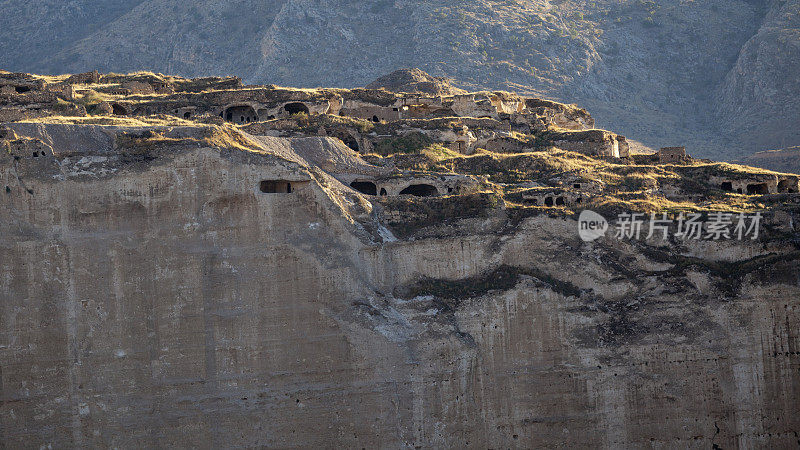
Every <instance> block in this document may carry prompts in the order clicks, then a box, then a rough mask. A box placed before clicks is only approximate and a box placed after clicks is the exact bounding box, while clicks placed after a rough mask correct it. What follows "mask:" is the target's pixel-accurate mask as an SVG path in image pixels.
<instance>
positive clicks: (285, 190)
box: [259, 180, 293, 194]
mask: <svg viewBox="0 0 800 450" xmlns="http://www.w3.org/2000/svg"><path fill="white" fill-rule="evenodd" d="M259 188H260V190H261V192H263V193H265V194H291V193H292V192H293V189H292V183H291V182H290V181H282V180H264V181H262V182H261V185H260V186H259Z"/></svg>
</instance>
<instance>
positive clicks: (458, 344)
mask: <svg viewBox="0 0 800 450" xmlns="http://www.w3.org/2000/svg"><path fill="white" fill-rule="evenodd" d="M11 129H12V130H13V132H14V134H15V135H16V138H17V139H23V138H26V139H33V140H38V142H40V144H38V145H39V147H37V148H41V149H43V150H41V152H42V153H41V154H38V155H33V154H23V153H17V154H15V153H12V154H4V155H3V156H2V160H1V161H0V164H1V166H0V170H1V172H0V177H2V183H3V184H4V185H5V186H8V188H7V190H6V192H5V193H2V195H0V201H2V208H0V223H1V224H2V229H3V230H4V233H3V235H2V236H1V237H0V252H2V258H0V273H2V277H1V278H0V296H2V302H0V305H2V306H1V308H2V310H1V311H2V314H1V315H0V316H1V317H2V324H3V325H2V327H3V328H2V335H0V339H1V340H0V356H1V357H0V361H2V363H0V368H1V369H2V394H1V395H2V397H1V398H2V404H1V406H0V411H1V412H2V414H0V417H2V419H1V420H2V422H0V423H1V424H2V427H0V430H2V436H0V438H2V442H4V443H5V444H6V445H8V446H10V447H16V446H26V447H28V446H30V447H38V446H48V445H52V446H54V447H63V446H109V447H111V446H113V447H140V446H169V445H177V446H198V447H217V446H276V447H285V446H304V447H312V446H317V447H318V446H329V445H333V444H337V445H344V446H348V447H353V446H362V447H374V446H385V447H399V446H458V447H517V446H519V447H531V446H551V445H562V444H563V445H577V446H587V445H605V446H613V447H619V446H624V447H640V446H648V445H667V446H676V445H677V446H692V447H695V446H697V447H700V446H702V447H709V446H712V445H718V446H720V447H723V448H726V447H734V446H741V447H751V446H779V447H780V446H793V445H796V444H797V443H798V436H797V432H798V430H800V422H798V417H800V415H798V414H797V413H798V410H797V407H798V405H800V390H798V388H797V387H798V380H799V378H798V377H799V376H800V375H798V373H799V372H798V369H799V368H800V350H798V349H800V342H798V339H799V338H798V334H797V331H796V330H797V328H798V325H800V315H799V314H798V312H800V304H799V303H798V299H800V279H798V274H800V262H799V261H798V255H800V252H798V247H797V243H796V234H790V235H787V234H785V233H780V232H777V231H776V232H774V233H771V234H769V235H768V236H766V237H764V238H763V239H762V240H760V241H751V242H746V243H738V242H736V243H709V244H704V245H701V246H699V247H698V246H697V245H694V244H691V243H687V242H681V241H670V242H667V243H661V242H660V241H651V242H648V243H639V244H632V243H626V242H620V241H617V240H614V239H611V238H605V239H601V240H600V241H597V242H596V243H584V242H582V241H580V239H578V237H577V231H576V230H577V225H576V222H575V221H574V219H571V218H569V217H563V216H559V215H555V216H553V215H547V214H532V215H531V214H520V212H519V211H516V212H515V211H514V210H512V209H508V208H505V207H500V206H494V207H488V208H487V209H483V210H482V212H479V213H472V214H469V215H468V216H466V217H463V218H461V219H458V220H452V221H446V222H444V223H434V224H430V225H428V226H420V227H418V228H417V229H416V230H415V231H414V232H413V233H412V235H410V236H408V237H405V238H403V239H398V238H397V237H396V236H395V235H393V233H392V232H391V231H390V230H388V229H386V228H385V227H384V225H383V223H384V220H385V219H383V217H384V215H385V214H387V213H388V211H389V210H390V206H386V205H384V206H382V205H381V203H380V202H378V201H376V197H372V198H370V197H369V196H363V195H361V194H359V193H357V192H355V191H352V190H350V189H349V188H347V187H345V186H344V185H342V184H340V183H339V182H338V181H337V180H336V179H334V178H333V177H331V176H329V175H327V174H326V173H325V172H323V171H322V170H321V169H320V168H319V167H318V166H316V165H315V164H314V163H312V162H309V161H314V160H328V159H331V157H334V156H335V155H336V154H347V151H348V150H347V149H345V148H344V146H343V145H342V144H341V143H340V142H338V141H332V140H330V138H299V139H298V138H294V139H293V138H273V139H271V140H269V139H267V140H266V141H264V140H262V141H259V140H257V139H251V138H248V137H247V136H246V135H241V136H232V135H227V137H224V136H220V135H219V133H222V134H225V133H223V131H222V130H221V129H217V128H214V127H211V128H204V127H199V128H198V127H183V128H181V127H169V128H163V129H160V128H155V129H153V128H152V127H149V128H147V129H144V130H143V129H141V128H131V127H124V126H123V127H120V126H96V125H80V126H76V125H67V124H37V123H18V124H12V125H11ZM145 132H150V133H154V134H148V135H146V136H147V137H141V136H145V134H143V133H145ZM66 142H69V143H70V144H69V145H67V144H66ZM226 142H227V143H226ZM221 143H223V144H221ZM28 149H30V148H28ZM325 154H329V155H331V156H329V157H320V155H323V156H324V155H325ZM265 180H267V181H270V180H271V181H274V182H280V183H285V184H284V185H283V186H284V188H285V187H286V184H290V185H291V188H289V189H287V190H283V191H281V192H282V193H271V192H272V191H270V192H266V193H265V192H264V190H265V189H264V184H263V182H264V181H265ZM276 180H277V181H276ZM444 201H446V202H459V201H460V200H459V197H451V198H449V199H445V200H444ZM776 230H777V229H776ZM791 236H793V237H791Z"/></svg>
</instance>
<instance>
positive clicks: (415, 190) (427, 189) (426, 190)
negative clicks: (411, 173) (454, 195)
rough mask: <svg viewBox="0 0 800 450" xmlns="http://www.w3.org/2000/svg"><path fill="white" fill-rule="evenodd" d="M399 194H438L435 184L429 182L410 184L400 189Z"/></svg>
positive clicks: (424, 195) (423, 195)
mask: <svg viewBox="0 0 800 450" xmlns="http://www.w3.org/2000/svg"><path fill="white" fill-rule="evenodd" d="M400 195H413V196H415V197H435V196H437V195H439V190H438V189H436V186H432V185H430V184H412V185H411V186H409V187H407V188H405V189H403V190H402V191H400Z"/></svg>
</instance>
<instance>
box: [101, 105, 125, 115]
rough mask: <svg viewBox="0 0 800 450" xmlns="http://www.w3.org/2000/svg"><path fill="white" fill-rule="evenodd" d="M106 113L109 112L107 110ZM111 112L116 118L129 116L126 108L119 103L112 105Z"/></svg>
mask: <svg viewBox="0 0 800 450" xmlns="http://www.w3.org/2000/svg"><path fill="white" fill-rule="evenodd" d="M106 111H108V110H106ZM111 112H112V113H113V114H114V115H115V116H127V115H128V110H127V109H125V107H124V106H122V105H120V104H119V103H114V104H112V105H111Z"/></svg>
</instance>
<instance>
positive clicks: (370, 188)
mask: <svg viewBox="0 0 800 450" xmlns="http://www.w3.org/2000/svg"><path fill="white" fill-rule="evenodd" d="M350 187H351V188H353V189H355V190H357V191H358V192H361V193H362V194H365V195H378V186H376V185H375V183H372V182H370V181H353V182H352V183H350Z"/></svg>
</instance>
